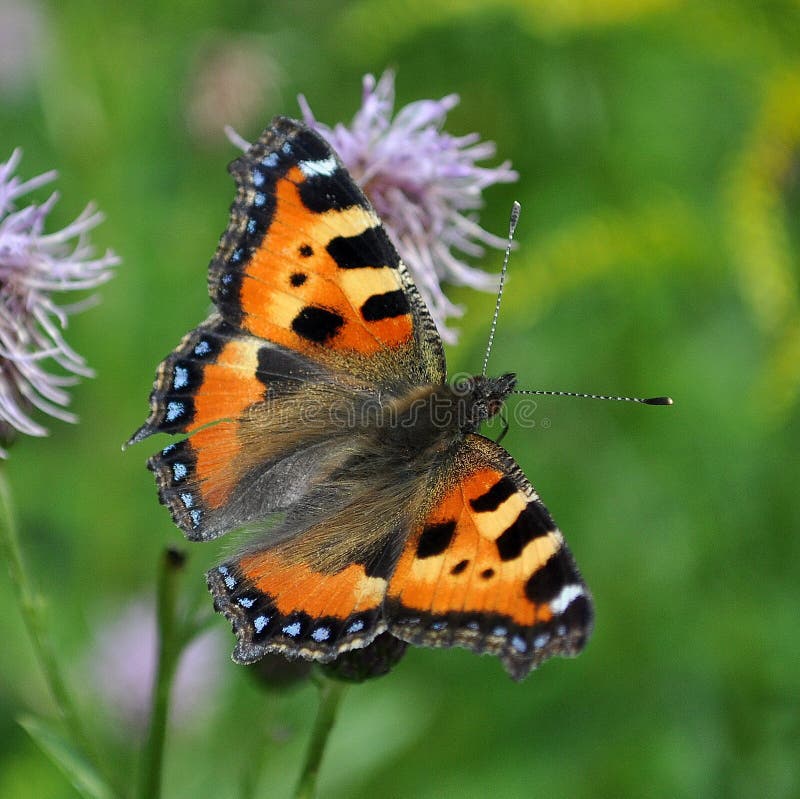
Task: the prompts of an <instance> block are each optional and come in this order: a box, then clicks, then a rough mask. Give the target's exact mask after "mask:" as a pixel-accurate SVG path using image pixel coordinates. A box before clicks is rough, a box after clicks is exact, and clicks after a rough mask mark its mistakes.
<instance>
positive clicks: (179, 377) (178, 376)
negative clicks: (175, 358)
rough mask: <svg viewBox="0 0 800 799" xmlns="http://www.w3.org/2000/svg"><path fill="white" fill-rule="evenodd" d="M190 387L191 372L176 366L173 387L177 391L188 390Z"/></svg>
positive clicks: (183, 367) (173, 374)
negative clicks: (187, 387)
mask: <svg viewBox="0 0 800 799" xmlns="http://www.w3.org/2000/svg"><path fill="white" fill-rule="evenodd" d="M188 385H189V370H188V369H187V368H186V367H185V366H178V365H177V364H176V366H175V369H174V371H173V373H172V387H173V388H174V389H175V390H176V391H180V390H181V389H182V388H186V386H188Z"/></svg>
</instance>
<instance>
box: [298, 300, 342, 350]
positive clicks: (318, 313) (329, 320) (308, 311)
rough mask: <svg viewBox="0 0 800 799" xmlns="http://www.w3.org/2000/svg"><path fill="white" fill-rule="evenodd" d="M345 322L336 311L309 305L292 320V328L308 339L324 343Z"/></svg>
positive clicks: (334, 334)
mask: <svg viewBox="0 0 800 799" xmlns="http://www.w3.org/2000/svg"><path fill="white" fill-rule="evenodd" d="M343 324H344V318H343V317H342V316H341V315H340V314H338V313H336V311H329V310H328V309H327V308H320V307H319V306H317V305H307V306H306V307H305V308H303V310H302V311H300V313H299V314H297V316H295V318H294V319H293V320H292V330H294V332H295V333H297V335H298V336H302V337H303V338H304V339H306V340H307V341H312V342H314V343H315V344H324V343H325V342H326V341H329V340H330V339H332V338H334V337H335V336H336V334H337V333H338V332H339V329H340V328H341V326H342V325H343Z"/></svg>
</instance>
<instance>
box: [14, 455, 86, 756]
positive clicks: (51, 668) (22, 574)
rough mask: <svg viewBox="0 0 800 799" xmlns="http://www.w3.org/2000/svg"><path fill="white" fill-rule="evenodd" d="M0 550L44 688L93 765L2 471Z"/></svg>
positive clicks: (73, 738) (78, 745)
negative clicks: (28, 567)
mask: <svg viewBox="0 0 800 799" xmlns="http://www.w3.org/2000/svg"><path fill="white" fill-rule="evenodd" d="M0 548H1V549H2V551H3V552H4V554H5V556H6V561H7V563H8V570H9V573H10V575H11V583H12V585H13V587H14V590H15V592H16V595H17V602H18V603H19V608H20V612H21V613H22V617H23V619H24V621H25V628H26V629H27V631H28V635H29V636H30V639H31V643H32V644H33V650H34V653H35V655H36V658H37V659H38V661H39V665H40V666H41V669H42V671H43V672H44V678H45V681H46V682H47V686H48V688H49V689H50V693H51V694H52V696H53V699H54V700H55V703H56V707H57V709H58V712H59V715H60V716H61V718H62V720H63V722H64V726H65V727H66V728H67V732H68V733H69V735H70V737H71V738H72V740H73V743H74V744H75V746H76V747H77V748H79V749H81V750H83V753H84V755H85V756H86V757H87V758H88V759H89V760H91V761H92V762H94V763H95V764H96V763H97V758H96V756H95V754H94V747H93V746H92V744H91V742H90V740H89V737H88V736H87V735H86V732H85V730H84V729H83V725H82V724H81V722H80V720H79V717H78V713H77V711H76V710H75V705H74V703H73V701H72V697H71V696H70V693H69V690H68V689H67V684H66V682H65V681H64V677H63V675H62V674H61V669H60V668H59V665H58V658H57V657H56V650H55V647H54V646H53V642H52V641H51V639H50V637H49V636H48V634H47V626H46V624H45V613H44V610H45V603H44V600H43V599H42V597H41V596H40V595H39V594H37V593H36V591H35V590H34V588H33V584H32V583H31V580H30V577H29V576H28V572H27V570H26V568H25V561H24V560H23V557H22V548H21V547H20V543H19V532H18V529H17V522H16V518H15V515H14V503H13V500H12V497H11V487H10V486H9V484H8V480H7V479H6V475H5V472H4V471H3V470H1V469H0Z"/></svg>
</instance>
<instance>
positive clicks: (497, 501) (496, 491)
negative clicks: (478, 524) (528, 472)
mask: <svg viewBox="0 0 800 799" xmlns="http://www.w3.org/2000/svg"><path fill="white" fill-rule="evenodd" d="M516 493H517V487H516V486H515V485H514V481H513V480H512V479H511V478H510V477H503V478H502V479H500V480H498V481H497V482H496V483H495V484H494V485H493V486H492V487H491V488H490V489H489V490H488V491H487V492H486V493H485V494H481V496H479V497H476V498H475V499H471V500H470V501H469V504H470V505H471V506H472V510H474V511H476V512H477V513H488V512H491V511H495V510H497V509H498V508H499V507H500V506H501V505H502V504H503V503H504V502H505V501H506V500H507V499H508V498H509V497H510V496H512V495H513V494H516Z"/></svg>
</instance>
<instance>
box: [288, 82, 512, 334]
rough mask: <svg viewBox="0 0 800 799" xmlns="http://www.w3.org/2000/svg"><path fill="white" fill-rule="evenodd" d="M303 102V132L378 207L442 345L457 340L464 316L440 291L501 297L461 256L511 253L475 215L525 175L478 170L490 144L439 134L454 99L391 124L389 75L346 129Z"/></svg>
mask: <svg viewBox="0 0 800 799" xmlns="http://www.w3.org/2000/svg"><path fill="white" fill-rule="evenodd" d="M298 101H299V103H300V108H301V109H302V112H303V118H304V120H305V122H306V124H308V125H310V126H311V127H313V128H314V129H315V130H317V131H318V132H319V133H321V134H322V135H323V136H324V137H325V138H326V139H327V140H328V141H329V142H330V144H331V145H332V146H333V148H334V149H335V150H336V151H337V152H338V153H339V156H340V157H341V159H342V161H343V162H344V164H345V166H346V167H347V168H348V170H349V171H350V173H351V174H352V175H353V177H354V178H355V180H356V181H357V182H358V184H359V185H360V186H361V188H362V189H363V190H364V192H365V193H366V195H367V196H368V197H369V199H370V200H371V202H372V204H373V205H374V206H375V209H376V210H377V212H378V214H379V215H380V217H381V219H382V220H383V222H384V224H385V226H386V228H387V230H388V232H389V235H390V236H391V238H392V239H393V241H394V243H395V246H396V247H397V249H398V252H399V253H400V255H401V256H402V258H403V260H404V261H405V263H406V264H407V266H408V267H409V269H410V271H411V273H412V275H413V276H414V280H415V281H416V283H417V286H418V287H419V290H420V292H421V293H422V295H423V297H424V298H425V301H426V302H427V304H428V308H429V309H430V311H431V315H432V316H433V318H434V320H435V322H436V324H437V326H438V328H439V333H440V334H441V336H442V338H444V339H445V341H448V342H453V341H455V339H456V333H455V331H453V330H450V329H449V328H448V327H447V326H446V320H447V318H448V317H451V316H456V317H457V316H461V314H462V313H463V311H462V309H461V308H459V307H458V306H457V305H454V304H453V303H452V302H450V300H448V299H447V297H446V296H445V295H444V292H443V291H442V288H441V285H440V283H441V281H443V280H446V281H449V282H450V283H455V284H459V285H466V286H471V287H473V288H477V289H484V290H491V291H494V290H495V289H496V287H497V281H496V278H495V276H494V275H490V274H488V273H486V272H483V271H481V270H480V269H476V268H474V267H471V266H469V265H468V264H467V263H466V262H465V261H463V260H461V257H460V254H461V253H463V254H464V255H468V256H472V257H480V256H481V255H483V253H484V245H487V246H490V247H497V248H498V249H502V248H504V247H505V246H506V239H505V238H500V237H497V236H493V235H492V234H490V233H488V232H487V231H486V230H484V229H483V228H482V227H480V225H478V223H477V221H476V213H475V212H476V211H477V210H478V209H479V208H481V207H482V205H483V202H482V198H481V192H482V191H483V189H485V188H486V187H487V186H491V185H492V184H494V183H510V182H513V181H515V180H517V178H518V177H519V175H518V174H517V173H516V172H515V171H514V170H513V169H511V165H510V162H508V161H504V162H503V163H502V164H500V165H499V166H497V167H493V168H486V167H479V166H477V165H476V162H478V161H483V160H485V159H487V158H492V157H493V156H494V155H495V146H494V143H493V142H481V141H480V136H479V134H477V133H471V134H468V135H466V136H451V135H450V134H448V133H445V132H444V131H443V130H442V126H443V125H444V123H445V119H446V117H447V113H448V112H449V111H450V110H451V109H452V108H453V107H454V106H456V105H457V104H458V102H459V98H458V95H456V94H450V95H448V96H447V97H443V98H442V99H441V100H418V101H417V102H414V103H410V104H409V105H407V106H405V107H404V108H401V109H400V110H399V111H398V112H397V114H395V115H394V119H392V115H393V113H394V103H395V91H394V73H393V72H392V71H390V70H387V71H386V72H384V73H383V75H382V76H381V78H380V80H378V81H377V82H376V80H375V78H374V77H373V76H372V75H366V76H365V77H364V82H363V95H362V101H361V108H360V110H359V111H358V112H357V113H356V115H355V117H354V118H353V121H352V123H351V125H350V127H347V126H345V125H342V124H338V125H336V127H334V128H330V127H328V126H327V125H324V124H322V123H321V122H318V121H317V120H316V119H315V117H314V114H313V113H312V111H311V108H310V107H309V105H308V103H307V102H306V99H305V97H303V96H302V95H301V96H300V97H299V98H298ZM457 253H458V254H457Z"/></svg>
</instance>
